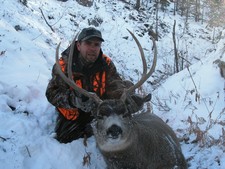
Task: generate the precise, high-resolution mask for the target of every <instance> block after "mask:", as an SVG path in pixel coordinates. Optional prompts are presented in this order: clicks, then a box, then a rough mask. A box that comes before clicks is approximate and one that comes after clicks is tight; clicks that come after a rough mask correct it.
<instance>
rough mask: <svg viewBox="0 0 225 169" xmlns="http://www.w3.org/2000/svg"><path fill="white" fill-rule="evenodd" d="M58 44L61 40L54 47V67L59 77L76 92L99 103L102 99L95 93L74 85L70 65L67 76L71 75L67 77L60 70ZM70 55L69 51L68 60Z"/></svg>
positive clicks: (71, 54)
mask: <svg viewBox="0 0 225 169" xmlns="http://www.w3.org/2000/svg"><path fill="white" fill-rule="evenodd" d="M75 40H76V38H75V39H74V41H73V44H72V46H71V48H73V47H74V45H75ZM60 44H61V42H60V43H59V44H58V46H57V48H56V69H57V72H58V73H59V75H60V77H61V78H62V79H63V80H64V81H65V82H66V83H67V84H68V85H69V86H70V87H72V88H73V89H74V90H75V91H76V92H78V93H80V94H82V95H84V96H86V97H88V98H91V99H93V100H94V101H95V102H96V103H97V104H99V103H101V102H102V100H101V99H100V98H99V97H98V96H97V95H96V94H92V93H89V92H88V91H87V90H85V89H82V88H80V87H78V86H77V85H76V83H75V82H74V81H73V79H72V71H71V70H70V69H71V67H70V69H68V70H69V72H70V75H69V76H71V77H70V78H68V77H67V76H66V75H65V74H64V73H63V72H62V69H61V67H60V64H59V47H60ZM72 56H73V53H72V52H70V58H69V60H72V58H71V57H72Z"/></svg>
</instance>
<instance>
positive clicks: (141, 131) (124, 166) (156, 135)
mask: <svg viewBox="0 0 225 169" xmlns="http://www.w3.org/2000/svg"><path fill="white" fill-rule="evenodd" d="M128 31H129V30H128ZM129 33H130V34H131V36H132V37H133V38H134V40H135V42H136V44H137V46H138V48H139V51H140V54H141V58H142V64H143V74H142V77H141V79H140V80H139V81H138V82H137V83H136V84H134V85H133V86H131V87H130V88H128V89H126V90H124V92H123V94H122V96H121V97H120V99H112V100H101V99H100V98H99V97H98V96H97V95H96V94H93V93H89V92H88V91H86V90H85V89H82V88H80V87H78V86H77V85H76V84H75V83H74V81H73V78H72V70H71V64H72V57H73V49H74V45H75V41H76V37H75V38H74V40H73V43H72V45H71V46H72V48H71V51H70V54H69V59H68V66H67V68H68V77H67V76H66V75H65V74H64V73H63V72H62V70H61V68H60V65H59V63H58V60H59V58H58V55H59V54H58V53H59V46H60V44H59V45H58V46H57V48H56V66H57V69H58V72H59V74H60V76H61V77H62V79H63V80H64V81H65V82H66V83H67V84H68V85H69V86H70V87H72V88H73V89H74V90H75V91H76V92H78V93H80V94H82V95H84V96H86V97H88V98H89V99H93V100H94V102H95V103H96V104H95V107H93V111H92V113H93V116H95V119H96V121H95V124H94V125H93V126H94V136H95V138H96V143H97V147H98V148H99V150H100V152H101V153H102V155H103V157H104V159H105V161H106V164H107V168H108V169H186V168H187V165H186V162H185V159H184V156H183V154H182V152H181V148H180V145H179V142H178V139H177V137H176V135H175V133H174V132H173V130H172V129H171V128H170V127H169V126H168V125H167V124H166V123H165V122H163V120H162V119H160V118H159V117H158V116H156V115H153V114H151V113H150V112H145V113H139V114H131V112H129V111H128V107H127V106H128V105H126V104H125V103H126V99H127V98H129V97H128V96H129V95H130V94H131V93H132V92H134V91H135V89H137V88H138V87H140V86H141V85H142V84H143V83H144V82H145V81H146V80H147V79H148V78H149V77H150V76H151V75H152V73H153V72H154V70H155V67H156V60H157V48H156V43H155V40H154V39H152V40H153V49H154V58H153V64H152V67H151V68H150V70H149V71H148V72H147V63H146V59H145V56H144V51H143V49H142V47H141V45H140V43H139V41H138V39H137V38H136V37H135V35H134V34H133V33H132V32H130V31H129ZM143 98H144V99H143V100H141V102H143V103H144V102H146V99H145V98H146V97H143Z"/></svg>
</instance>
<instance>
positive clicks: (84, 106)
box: [71, 96, 96, 112]
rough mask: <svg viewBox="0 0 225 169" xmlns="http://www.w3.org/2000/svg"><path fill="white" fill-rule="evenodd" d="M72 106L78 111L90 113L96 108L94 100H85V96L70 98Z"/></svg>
mask: <svg viewBox="0 0 225 169" xmlns="http://www.w3.org/2000/svg"><path fill="white" fill-rule="evenodd" d="M71 102H72V105H73V106H75V107H76V108H78V109H81V110H82V111H84V112H90V111H91V110H93V109H94V108H95V106H96V104H95V102H94V100H92V99H91V98H87V97H85V96H81V97H78V96H74V97H72V100H71Z"/></svg>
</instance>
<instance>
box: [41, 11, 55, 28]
mask: <svg viewBox="0 0 225 169" xmlns="http://www.w3.org/2000/svg"><path fill="white" fill-rule="evenodd" d="M39 9H40V11H41V14H42V16H43V18H44V20H45V22H46V24H47V25H48V26H49V27H50V29H51V30H52V32H55V31H54V29H53V28H52V26H51V25H50V24H49V23H48V21H47V20H46V18H45V16H44V13H43V11H42V9H41V8H39Z"/></svg>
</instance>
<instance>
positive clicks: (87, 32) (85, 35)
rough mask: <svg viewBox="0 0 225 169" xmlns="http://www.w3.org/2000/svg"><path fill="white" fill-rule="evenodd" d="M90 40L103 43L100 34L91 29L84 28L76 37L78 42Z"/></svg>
mask: <svg viewBox="0 0 225 169" xmlns="http://www.w3.org/2000/svg"><path fill="white" fill-rule="evenodd" d="M90 38H99V39H100V40H101V41H102V42H104V39H103V38H102V34H101V32H100V31H99V30H97V29H95V28H93V27H89V28H84V29H83V30H82V31H81V33H80V34H79V36H78V41H85V40H88V39H90Z"/></svg>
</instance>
